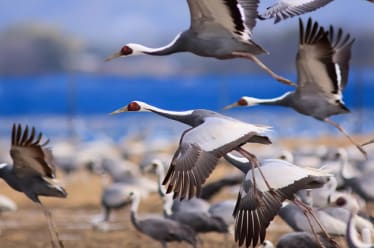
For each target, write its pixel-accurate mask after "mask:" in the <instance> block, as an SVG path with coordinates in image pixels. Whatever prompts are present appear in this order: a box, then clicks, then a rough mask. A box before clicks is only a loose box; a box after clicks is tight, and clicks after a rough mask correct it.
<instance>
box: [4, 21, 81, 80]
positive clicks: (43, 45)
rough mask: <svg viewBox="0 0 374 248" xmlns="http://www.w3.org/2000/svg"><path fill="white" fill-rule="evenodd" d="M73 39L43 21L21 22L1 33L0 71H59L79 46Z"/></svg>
mask: <svg viewBox="0 0 374 248" xmlns="http://www.w3.org/2000/svg"><path fill="white" fill-rule="evenodd" d="M80 48H81V46H80V45H79V42H77V40H76V39H74V38H70V37H68V36H67V35H65V34H63V33H61V32H59V31H58V30H57V29H56V28H53V27H47V26H43V25H36V24H31V25H20V26H14V27H11V28H9V29H7V30H5V31H3V32H2V33H0V55H1V56H0V75H3V76H4V75H5V76H6V75H34V74H43V73H60V72H65V71H67V70H68V69H69V60H70V59H71V57H72V56H73V55H74V53H76V52H77V51H78V50H80Z"/></svg>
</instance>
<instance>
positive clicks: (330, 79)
mask: <svg viewBox="0 0 374 248" xmlns="http://www.w3.org/2000/svg"><path fill="white" fill-rule="evenodd" d="M333 55H334V50H333V48H332V46H331V44H330V41H329V39H328V33H327V32H325V30H324V29H323V27H320V26H319V25H318V23H317V22H314V23H313V22H312V20H311V19H310V18H309V20H308V24H307V26H306V29H305V30H304V25H303V22H302V20H301V19H300V44H299V50H298V53H297V56H296V67H297V76H298V82H299V85H298V89H297V91H304V92H307V93H309V94H311V93H312V94H318V93H326V94H337V93H338V92H339V83H338V74H337V71H336V66H335V64H334V62H333V58H332V57H333Z"/></svg>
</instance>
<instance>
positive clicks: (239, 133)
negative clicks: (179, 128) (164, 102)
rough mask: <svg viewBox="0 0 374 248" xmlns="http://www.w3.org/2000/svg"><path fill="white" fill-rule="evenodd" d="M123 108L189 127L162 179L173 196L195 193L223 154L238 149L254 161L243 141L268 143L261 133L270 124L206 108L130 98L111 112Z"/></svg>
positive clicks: (268, 128) (190, 196) (265, 130)
mask: <svg viewBox="0 0 374 248" xmlns="http://www.w3.org/2000/svg"><path fill="white" fill-rule="evenodd" d="M127 111H135V112H140V111H146V112H153V113H155V114H158V115H161V116H163V117H166V118H169V119H173V120H176V121H179V122H182V123H185V124H187V125H189V126H191V128H189V129H187V130H186V131H184V132H183V134H182V136H181V139H180V142H179V147H178V148H177V151H176V152H175V154H174V156H173V159H172V162H171V164H170V167H169V170H168V171H167V173H166V176H165V179H164V181H163V185H167V193H170V192H174V198H177V197H179V198H180V199H184V198H185V197H188V198H192V197H193V196H198V195H199V194H200V191H201V187H202V185H203V184H204V182H205V180H206V178H208V176H209V175H210V173H211V172H212V171H213V170H214V168H215V167H216V165H217V163H218V160H219V159H220V158H221V157H222V156H223V155H225V154H226V153H228V152H230V151H232V150H238V151H239V152H241V153H243V155H244V156H246V157H247V158H248V159H250V160H251V161H253V163H254V164H255V163H256V162H255V161H254V160H256V157H255V156H254V155H253V154H251V153H249V152H247V151H246V150H244V149H243V148H242V147H241V146H242V145H244V144H246V143H261V144H270V143H271V142H270V140H269V138H268V137H266V136H263V134H264V133H266V132H267V131H269V130H270V127H268V126H259V125H253V124H249V123H246V122H242V121H240V120H237V119H234V118H231V117H228V116H225V115H222V114H219V113H217V112H213V111H210V110H205V109H197V110H189V111H168V110H164V109H160V108H157V107H155V106H151V105H149V104H147V103H144V102H140V101H133V102H130V103H129V104H128V105H126V106H124V107H122V108H120V109H118V110H116V111H114V112H112V114H119V113H122V112H127ZM222 130H227V132H222Z"/></svg>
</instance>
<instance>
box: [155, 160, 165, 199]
mask: <svg viewBox="0 0 374 248" xmlns="http://www.w3.org/2000/svg"><path fill="white" fill-rule="evenodd" d="M155 164H156V174H157V176H158V190H159V192H160V195H161V196H162V197H164V196H165V195H166V190H165V187H164V186H163V185H162V180H163V178H164V176H165V170H164V166H163V164H162V162H161V161H157V162H155Z"/></svg>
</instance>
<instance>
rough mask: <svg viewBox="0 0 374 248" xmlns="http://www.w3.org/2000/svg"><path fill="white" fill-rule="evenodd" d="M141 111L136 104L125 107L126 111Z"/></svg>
mask: <svg viewBox="0 0 374 248" xmlns="http://www.w3.org/2000/svg"><path fill="white" fill-rule="evenodd" d="M140 109H141V107H140V105H139V104H138V103H137V102H131V103H129V105H127V110H128V111H139V110H140Z"/></svg>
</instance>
